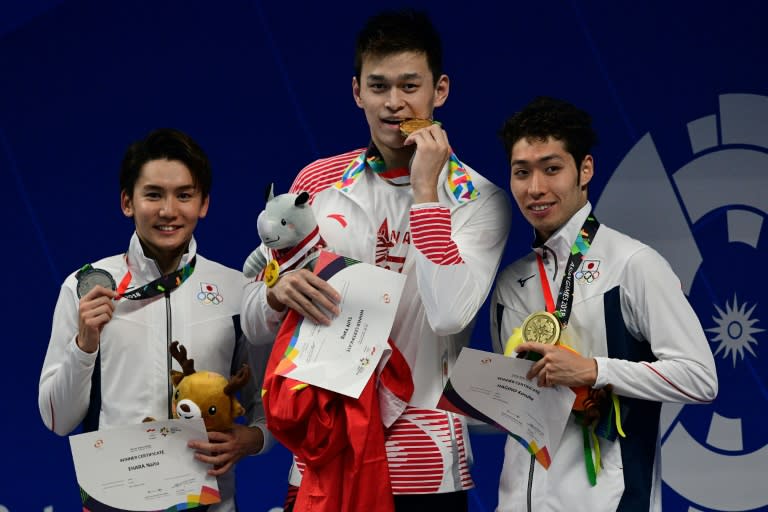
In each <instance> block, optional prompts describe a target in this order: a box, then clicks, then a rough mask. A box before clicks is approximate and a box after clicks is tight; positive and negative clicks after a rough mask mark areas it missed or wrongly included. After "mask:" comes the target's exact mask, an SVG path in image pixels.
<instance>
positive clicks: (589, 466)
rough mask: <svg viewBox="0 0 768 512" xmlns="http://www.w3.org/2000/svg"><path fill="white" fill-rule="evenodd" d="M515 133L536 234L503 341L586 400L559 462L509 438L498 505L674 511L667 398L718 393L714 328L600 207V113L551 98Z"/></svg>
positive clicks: (512, 272)
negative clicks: (667, 465) (667, 476)
mask: <svg viewBox="0 0 768 512" xmlns="http://www.w3.org/2000/svg"><path fill="white" fill-rule="evenodd" d="M501 136H502V139H503V142H504V145H505V149H506V151H507V155H508V156H509V158H510V163H511V178H510V187H511V190H512V195H513V197H514V199H515V201H516V202H517V205H518V207H519V208H520V211H521V212H522V214H523V216H524V217H525V218H526V220H527V221H528V222H529V223H530V224H531V226H533V228H534V233H535V239H534V243H533V251H532V252H531V254H529V255H527V256H525V257H523V258H522V259H520V260H518V261H516V262H515V263H513V264H512V265H510V266H509V267H507V268H506V269H505V270H504V271H503V272H502V273H501V274H500V275H499V278H498V280H497V284H496V288H495V290H494V293H493V299H492V306H491V332H492V336H493V342H494V348H495V350H497V351H499V352H504V351H505V348H507V347H506V345H507V343H512V344H515V343H519V344H518V345H517V346H516V347H515V348H514V351H515V352H517V353H518V354H520V355H523V354H525V355H526V356H527V357H528V358H530V359H534V360H535V362H534V363H533V365H532V366H531V369H530V371H529V372H528V375H527V377H528V378H529V379H532V380H535V382H536V383H537V384H538V385H539V386H545V387H552V386H569V387H571V388H573V389H574V391H576V392H577V398H576V404H575V405H574V407H573V411H572V413H571V418H570V419H569V421H568V423H567V425H566V427H565V431H564V433H563V436H562V439H561V441H560V444H559V447H558V449H557V452H556V453H555V454H554V455H553V460H552V463H551V465H550V467H549V469H548V470H544V468H542V467H540V466H538V465H537V464H536V463H535V462H534V460H533V458H532V457H531V456H530V454H529V453H528V452H527V451H525V449H524V448H523V447H522V446H521V445H520V444H519V443H517V442H516V441H514V440H511V439H508V440H507V445H506V448H505V459H504V467H503V470H502V475H501V482H500V488H499V506H498V509H497V510H498V511H499V512H502V511H504V512H506V511H525V510H528V511H530V510H535V511H537V512H538V511H560V510H570V511H585V512H586V511H589V512H592V511H597V510H599V511H609V510H660V508H661V471H660V466H658V464H659V460H660V459H659V452H658V447H659V444H658V434H659V425H658V422H659V412H660V409H661V403H662V402H681V403H708V402H710V401H712V400H713V399H714V398H715V396H716V394H717V376H716V373H715V365H714V360H713V357H712V353H711V350H710V348H709V346H708V343H707V340H706V338H705V336H704V332H703V330H702V327H701V325H700V323H699V321H698V319H697V317H696V314H695V313H694V311H693V310H692V308H691V307H690V305H689V304H688V301H687V299H686V297H685V295H684V294H683V292H682V290H681V287H680V283H679V280H678V278H677V277H676V276H675V274H674V273H673V272H672V270H671V269H670V267H669V265H668V264H667V262H666V261H665V260H664V259H663V258H662V257H661V256H660V255H659V254H658V253H657V252H656V251H654V250H653V249H652V248H650V247H648V246H647V245H644V244H643V243H641V242H638V241H637V240H634V239H632V238H630V237H628V236H626V235H623V234H621V233H619V232H617V231H615V230H613V229H611V228H610V227H607V226H605V225H603V224H601V223H600V222H599V221H598V220H597V218H596V217H595V216H594V215H593V213H592V206H591V205H590V203H589V201H588V199H587V187H588V184H589V182H590V180H591V179H592V176H593V173H594V160H593V158H592V155H591V154H590V150H591V147H592V145H593V144H594V143H595V142H596V135H595V133H594V131H593V130H592V127H591V119H590V117H589V115H588V114H586V113H585V112H583V111H581V110H579V109H577V108H576V107H574V106H573V105H570V104H568V103H566V102H564V101H560V100H556V99H552V98H538V99H536V100H534V101H533V102H532V103H530V104H529V105H527V106H526V107H525V108H524V109H523V110H522V111H521V112H518V113H516V114H515V115H513V116H512V117H511V118H509V119H508V120H507V122H506V123H505V125H504V127H503V129H502V132H501ZM508 340H509V341H508Z"/></svg>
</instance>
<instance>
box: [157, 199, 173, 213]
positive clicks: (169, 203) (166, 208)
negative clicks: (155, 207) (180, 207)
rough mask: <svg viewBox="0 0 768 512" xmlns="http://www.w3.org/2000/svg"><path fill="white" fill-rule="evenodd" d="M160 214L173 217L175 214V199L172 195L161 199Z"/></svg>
mask: <svg viewBox="0 0 768 512" xmlns="http://www.w3.org/2000/svg"><path fill="white" fill-rule="evenodd" d="M160 215H161V216H162V217H174V216H175V215H176V200H175V198H173V197H168V198H165V199H163V201H162V203H161V204H160Z"/></svg>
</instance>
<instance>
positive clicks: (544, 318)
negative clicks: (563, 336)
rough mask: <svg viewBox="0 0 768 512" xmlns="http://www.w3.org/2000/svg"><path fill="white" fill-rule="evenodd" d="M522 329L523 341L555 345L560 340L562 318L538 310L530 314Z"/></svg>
mask: <svg viewBox="0 0 768 512" xmlns="http://www.w3.org/2000/svg"><path fill="white" fill-rule="evenodd" d="M521 330H522V332H523V341H530V342H534V343H545V344H547V345H554V344H556V343H557V342H558V340H560V320H558V319H557V317H556V316H555V315H553V314H552V313H548V312H546V311H537V312H535V313H531V314H530V315H528V318H526V319H525V321H524V322H523V326H522V327H521Z"/></svg>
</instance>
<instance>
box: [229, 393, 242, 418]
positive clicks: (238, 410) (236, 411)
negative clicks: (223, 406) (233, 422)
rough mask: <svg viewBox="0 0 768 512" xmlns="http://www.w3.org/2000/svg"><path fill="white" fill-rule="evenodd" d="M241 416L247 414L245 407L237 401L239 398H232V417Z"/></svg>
mask: <svg viewBox="0 0 768 512" xmlns="http://www.w3.org/2000/svg"><path fill="white" fill-rule="evenodd" d="M239 416H245V408H244V407H243V406H242V404H241V403H240V402H238V401H237V398H232V419H235V418H237V417H239Z"/></svg>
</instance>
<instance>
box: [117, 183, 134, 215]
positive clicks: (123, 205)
mask: <svg viewBox="0 0 768 512" xmlns="http://www.w3.org/2000/svg"><path fill="white" fill-rule="evenodd" d="M120 209H121V210H123V215H125V216H126V217H129V218H130V217H133V201H132V200H131V197H130V196H129V195H128V192H126V191H125V190H123V191H121V192H120Z"/></svg>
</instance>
